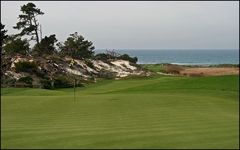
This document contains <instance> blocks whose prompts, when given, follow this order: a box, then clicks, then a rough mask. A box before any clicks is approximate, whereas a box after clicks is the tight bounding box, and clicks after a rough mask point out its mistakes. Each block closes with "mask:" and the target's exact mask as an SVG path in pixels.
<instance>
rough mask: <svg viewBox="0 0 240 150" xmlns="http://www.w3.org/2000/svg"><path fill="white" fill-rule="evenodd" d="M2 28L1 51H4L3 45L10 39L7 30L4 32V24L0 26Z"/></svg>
mask: <svg viewBox="0 0 240 150" xmlns="http://www.w3.org/2000/svg"><path fill="white" fill-rule="evenodd" d="M0 26H1V51H2V45H3V43H4V42H5V39H6V38H7V37H8V35H7V34H6V33H7V30H4V27H5V25H3V24H2V23H1V24H0Z"/></svg>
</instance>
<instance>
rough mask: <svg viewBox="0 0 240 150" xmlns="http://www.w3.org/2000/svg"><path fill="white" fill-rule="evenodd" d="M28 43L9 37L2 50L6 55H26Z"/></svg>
mask: <svg viewBox="0 0 240 150" xmlns="http://www.w3.org/2000/svg"><path fill="white" fill-rule="evenodd" d="M29 49H30V48H29V43H28V41H27V40H26V39H24V40H22V39H21V38H16V37H9V39H7V43H6V45H5V46H4V47H3V50H4V51H5V52H6V53H7V54H15V53H19V54H23V55H27V54H28V53H29Z"/></svg>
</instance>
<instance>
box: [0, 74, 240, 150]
mask: <svg viewBox="0 0 240 150" xmlns="http://www.w3.org/2000/svg"><path fill="white" fill-rule="evenodd" d="M238 82H239V76H218V77H191V78H190V77H167V76H154V77H149V78H146V79H128V80H118V81H112V80H106V81H101V82H99V83H96V84H90V85H88V86H87V87H85V88H77V90H76V91H77V93H76V101H74V99H73V89H58V90H44V89H30V88H24V89H16V88H4V89H1V148H239V83H238Z"/></svg>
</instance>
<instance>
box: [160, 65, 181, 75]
mask: <svg viewBox="0 0 240 150" xmlns="http://www.w3.org/2000/svg"><path fill="white" fill-rule="evenodd" d="M182 70H183V67H181V66H178V65H171V64H169V65H166V67H165V70H164V71H163V72H165V73H172V74H179V73H180V71H182Z"/></svg>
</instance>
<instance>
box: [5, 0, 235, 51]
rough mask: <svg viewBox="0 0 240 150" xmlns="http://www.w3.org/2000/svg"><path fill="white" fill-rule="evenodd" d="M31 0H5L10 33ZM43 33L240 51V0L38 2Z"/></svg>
mask: <svg viewBox="0 0 240 150" xmlns="http://www.w3.org/2000/svg"><path fill="white" fill-rule="evenodd" d="M26 3H28V2H27V1H23V2H18V1H15V2H13V1H1V22H2V23H3V24H5V25H6V29H7V30H8V33H9V34H12V33H17V32H18V31H17V30H15V29H12V26H14V25H15V24H16V22H17V17H18V15H19V14H20V6H22V5H23V4H26ZM33 3H34V4H36V6H37V7H38V8H40V9H41V10H42V11H43V12H44V13H45V14H44V15H43V16H40V17H38V19H39V21H40V24H42V28H43V36H46V35H50V34H56V37H57V39H58V40H59V41H64V40H65V39H66V38H67V37H68V36H69V34H70V33H73V32H75V31H77V32H78V33H80V34H81V35H83V36H84V37H85V38H86V39H87V40H90V41H92V42H93V43H94V45H95V47H96V48H97V49H102V48H104V49H105V48H109V49H112V48H114V49H121V48H123V49H124V48H128V49H238V47H239V2H237V1H235V2H233V1H232V2H223V1H208V2H196V1H187V2H184V1H181V2H167V1H158V2H153V1H152V2H147V1H138V2H137V1H135V2H134V1H132V2H123V1H122V2H119V1H112V2H106V1H105V2H104V1H102V2H101V1H99V2H97V1H93V2H81V1H79V2H77V1H71V2H66V1H59V2H56V1H55V2H53V1H52V2H51V1H42V2H39V1H34V2H33Z"/></svg>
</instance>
